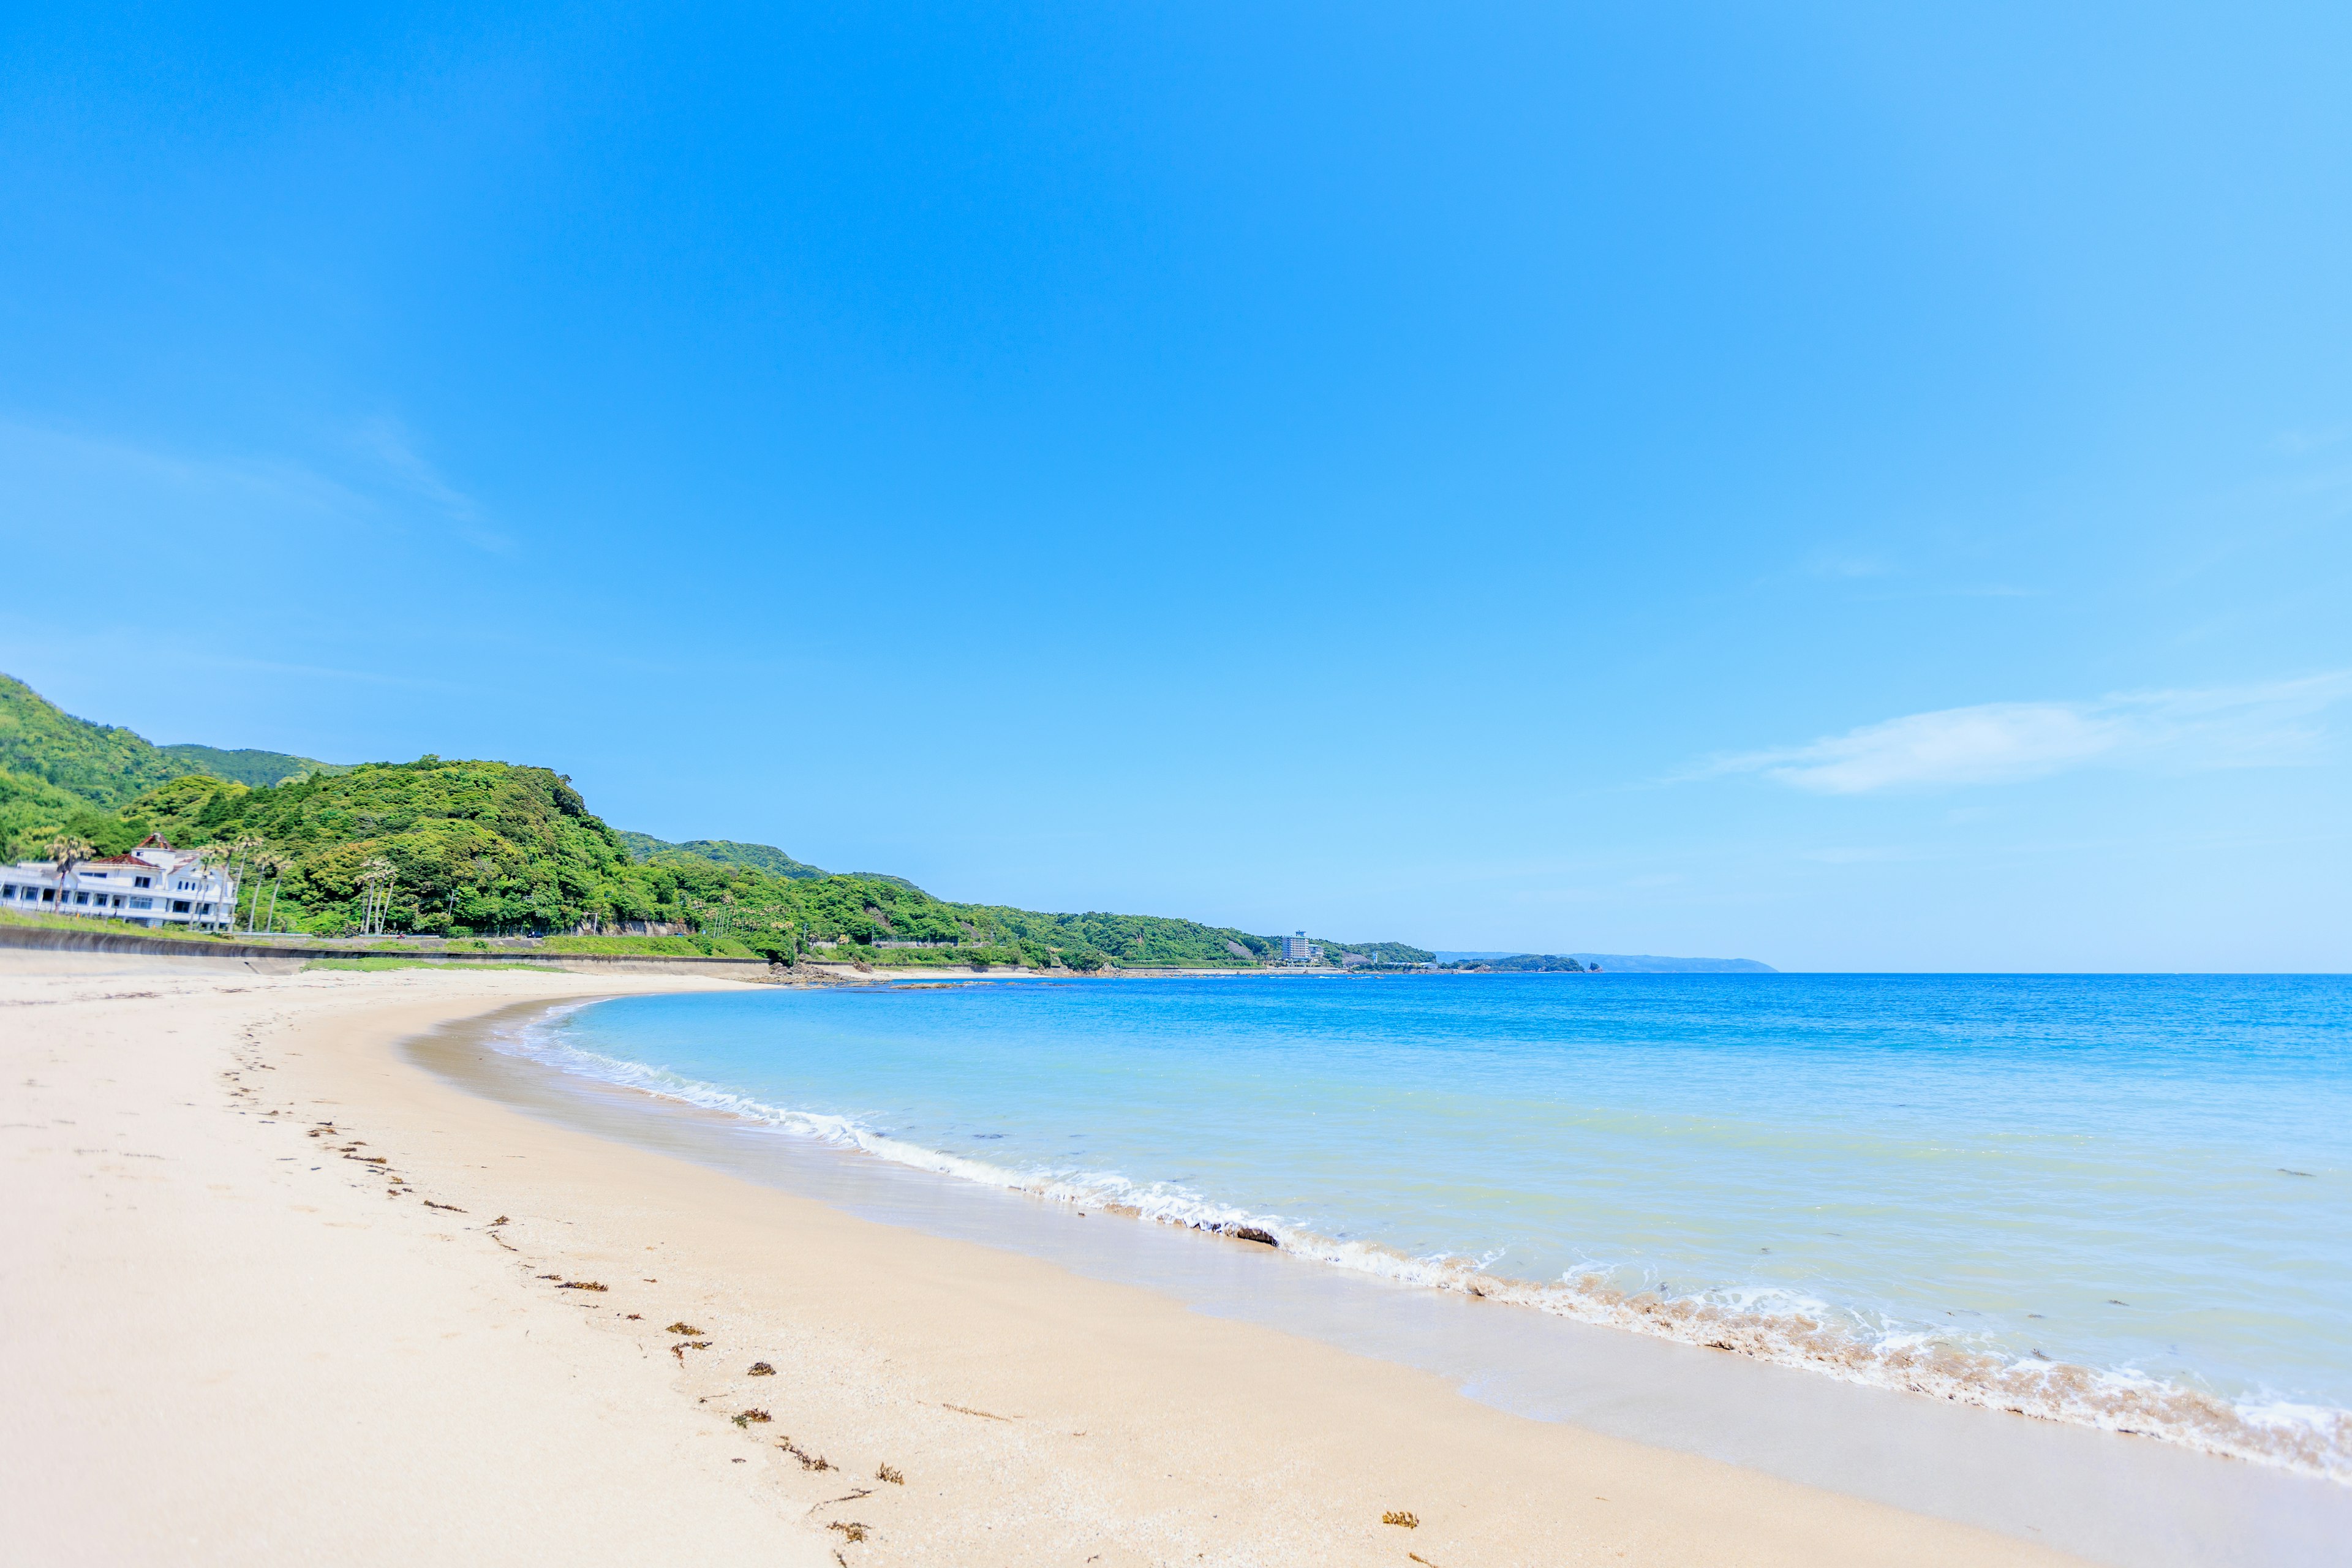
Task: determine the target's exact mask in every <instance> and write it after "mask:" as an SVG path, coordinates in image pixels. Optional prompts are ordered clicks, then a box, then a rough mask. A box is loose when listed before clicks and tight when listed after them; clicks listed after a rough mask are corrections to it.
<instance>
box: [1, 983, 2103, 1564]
mask: <svg viewBox="0 0 2352 1568" xmlns="http://www.w3.org/2000/svg"><path fill="white" fill-rule="evenodd" d="M0 957H5V960H6V963H5V966H0V1019H5V1028H0V1055H5V1058H6V1059H5V1062H0V1072H5V1078H0V1082H5V1084H6V1085H7V1086H8V1087H7V1090H6V1093H7V1104H6V1106H5V1108H0V1122H5V1127H0V1160H5V1167H6V1169H7V1171H8V1173H9V1192H10V1194H11V1196H12V1199H13V1202H12V1203H11V1204H10V1205H9V1206H8V1208H7V1210H6V1213H5V1220H0V1225H5V1237H0V1240H5V1247H0V1270H5V1281H6V1299H7V1300H8V1301H9V1303H10V1311H9V1312H8V1313H7V1314H5V1319H4V1320H0V1370H5V1379H6V1383H5V1386H6V1388H7V1391H8V1392H7V1394H6V1395H5V1398H6V1401H7V1405H8V1414H9V1416H10V1419H9V1421H8V1423H7V1431H8V1434H9V1435H8V1437H7V1453H6V1456H5V1458H6V1461H7V1462H6V1463H5V1465H0V1478H5V1479H0V1498H5V1508H6V1514H7V1517H8V1518H9V1520H10V1521H11V1533H12V1534H13V1535H14V1536H15V1538H16V1542H17V1547H16V1549H17V1551H19V1552H23V1553H24V1554H25V1558H26V1560H27V1561H40V1562H57V1563H72V1562H91V1563H98V1562H123V1561H154V1560H162V1559H169V1560H174V1561H185V1562H195V1563H210V1562H226V1561H231V1560H234V1561H237V1562H241V1563H242V1562H274V1561H289V1562H290V1561H297V1560H299V1561H302V1562H306V1563H308V1562H314V1561H322V1560H341V1561H346V1562H360V1563H377V1562H382V1563H393V1562H401V1563H409V1562H416V1561H421V1560H427V1559H432V1558H439V1559H446V1560H464V1561H471V1562H507V1561H517V1562H520V1561H531V1562H542V1561H551V1560H559V1559H561V1560H570V1561H575V1562H596V1563H602V1562H623V1561H627V1562H645V1561H685V1560H693V1561H698V1562H713V1563H730V1562H737V1561H741V1562H753V1561H757V1562H761V1563H835V1562H838V1563H845V1564H858V1563H960V1564H961V1563H1073V1564H1078V1563H1103V1564H1140V1563H1299V1562H1310V1561H1311V1562H1319V1563H1389V1564H1396V1565H1398V1568H1403V1565H1405V1564H1408V1563H1412V1562H1415V1561H1418V1562H1421V1563H1427V1564H1433V1565H1435V1568H1465V1565H1467V1564H1474V1563H1476V1564H1488V1563H1696V1562H1704V1563H1890V1562H1904V1563H2057V1562H2064V1561H2069V1560H2070V1559H2068V1558H2066V1557H2064V1556H2063V1555H2062V1554H2060V1553H2058V1552H2053V1551H2051V1550H2049V1549H2047V1548H2044V1547H2042V1546H2039V1545H2036V1544H2034V1543H2032V1542H2026V1541H2022V1540H2019V1539H2016V1538H2014V1537H2012V1536H2009V1535H2004V1534H2001V1533H1998V1532H1996V1531H1990V1530H1986V1529H1982V1528H1977V1527H1972V1526H1970V1525H1967V1524H1963V1523H1958V1522H1954V1521H1949V1520H1946V1519H1937V1518H1932V1517H1927V1516H1925V1515H1922V1514H1918V1513H1914V1512H1909V1511H1906V1510H1902V1509H1898V1508H1895V1507H1890V1506H1887V1505H1886V1504H1885V1503H1882V1502H1876V1501H1871V1500H1864V1499H1862V1498H1857V1497H1854V1496H1851V1495H1846V1494H1844V1493H1841V1492H1839V1491H1834V1490H1830V1489H1824V1488H1821V1487H1816V1486H1810V1485H1806V1484H1803V1483H1801V1482H1800V1481H1797V1480H1793V1479H1788V1478H1786V1477H1783V1476H1776V1475H1771V1474H1768V1473H1765V1472H1764V1471H1762V1470H1760V1469H1759V1468H1754V1467H1752V1466H1748V1465H1739V1464H1733V1463H1728V1462H1726V1461H1724V1460H1722V1459H1717V1458H1707V1457H1705V1456H1704V1455H1701V1454H1697V1453H1691V1452H1683V1451H1675V1450H1674V1449H1670V1448H1667V1447H1656V1446H1652V1445H1649V1444H1645V1443H1642V1442H1638V1441H1633V1440H1631V1439H1629V1438H1627V1437H1624V1436H1614V1435H1611V1434H1609V1433H1606V1432H1601V1431H1597V1430H1594V1429H1592V1428H1591V1427H1590V1426H1583V1425H1580V1424H1577V1423H1574V1422H1565V1421H1538V1420H1530V1419H1528V1418H1526V1417H1525V1416H1523V1415H1516V1414H1512V1413H1510V1412H1507V1411H1506V1410H1503V1409H1500V1408H1496V1406H1495V1405H1489V1404H1484V1403H1480V1402H1478V1401H1476V1400H1474V1399H1470V1398H1465V1397H1464V1396H1463V1394H1461V1393H1460V1392H1458V1389H1457V1382H1456V1380H1455V1379H1454V1378H1450V1377H1448V1376H1445V1375H1443V1374H1441V1373H1438V1372H1435V1371H1430V1370H1423V1369H1420V1368H1416V1367H1413V1366H1410V1365H1404V1364H1399V1363H1397V1362H1394V1361H1391V1360H1386V1359H1375V1358H1373V1357H1370V1356H1367V1355H1362V1354H1357V1353H1353V1352H1350V1351H1349V1350H1348V1349H1345V1348H1342V1347H1341V1346H1339V1345H1338V1344H1334V1343H1330V1342H1325V1341H1323V1340H1321V1339H1318V1338H1313V1337H1307V1336H1305V1335H1301V1334H1297V1333H1292V1332H1286V1331H1283V1330H1282V1329H1279V1328H1276V1327H1274V1326H1270V1325H1268V1324H1266V1323H1263V1322H1255V1321H1239V1320H1236V1319H1234V1318H1230V1317H1220V1316H1212V1315H1209V1314H1207V1313H1204V1312H1202V1311H1196V1310H1189V1309H1188V1308H1187V1306H1186V1305H1185V1304H1184V1303H1183V1302H1182V1301H1181V1300H1178V1299H1176V1298H1175V1297H1174V1296H1172V1295H1170V1294H1168V1293H1165V1292H1163V1291H1160V1290H1154V1289H1146V1288H1143V1287H1141V1286H1139V1285H1136V1284H1132V1283H1128V1282H1124V1281H1121V1280H1118V1279H1103V1278H1098V1277H1092V1276H1090V1275H1088V1274H1087V1273H1082V1272H1079V1271H1077V1270H1076V1269H1073V1268H1068V1267H1065V1266H1063V1265H1062V1264H1059V1263H1056V1262H1055V1261H1053V1260H1051V1259H1049V1258H1040V1257H1035V1256H1029V1255H1025V1254H1024V1253H1023V1252H1020V1251H1015V1250H1010V1249H1007V1248H1006V1247H1001V1246H984V1245H981V1244H979V1243H977V1242H975V1241H972V1240H969V1239H963V1238H959V1237H952V1236H943V1235H936V1234H927V1233H926V1232H925V1231H923V1230H921V1229H919V1228H913V1227H910V1226H905V1225H889V1224H882V1223H877V1221H875V1220H873V1219H870V1218H866V1217H861V1216H859V1215H856V1214H853V1213H850V1212H845V1210H844V1209H843V1208H841V1207H836V1206H835V1205H829V1204H826V1203H822V1202H819V1201H817V1200H816V1199H814V1198H813V1197H810V1196H806V1195H803V1194H798V1193H794V1192H791V1191H786V1190H782V1189H781V1188H779V1187H777V1186H775V1185H773V1184H763V1183H761V1182H758V1181H754V1180H750V1179H747V1178H746V1176H745V1175H744V1174H742V1173H734V1172H730V1171H727V1170H723V1169H718V1168H713V1166H712V1165H711V1164H710V1163H708V1162H703V1161H698V1160H695V1159H691V1158H682V1157H680V1156H679V1154H678V1153H677V1152H664V1151H662V1150H659V1149H656V1148H652V1147H647V1146H645V1142H644V1141H643V1140H640V1139H631V1140H617V1139H614V1138H611V1137H599V1136H596V1135H594V1134H593V1133H591V1132H590V1131H585V1130H583V1128H581V1127H579V1126H576V1125H566V1124H563V1123H562V1121H558V1120H555V1119H552V1118H550V1117H548V1116H545V1115H541V1114H533V1113H530V1111H528V1110H525V1109H522V1108H520V1107H518V1106H515V1105H511V1104H506V1103H501V1102H499V1100H497V1099H495V1098H492V1097H489V1096H487V1095H483V1094H477V1093H470V1092H467V1090H465V1089H460V1088H458V1087H457V1086H456V1085H454V1084H453V1083H452V1082H450V1081H448V1080H447V1079H446V1078H445V1077H443V1076H442V1075H440V1074H439V1073H436V1071H434V1070H431V1069H430V1068H428V1067H426V1066H425V1065H424V1064H423V1063H422V1062H420V1061H418V1060H417V1059H415V1055H414V1052H413V1051H412V1050H410V1049H404V1045H403V1042H404V1041H410V1040H414V1039H415V1038H416V1037H420V1036H423V1035H425V1034H427V1033H428V1032H430V1031H432V1030H434V1029H435V1028H436V1027H438V1026H445V1025H447V1024H449V1023H450V1022H452V1021H453V1020H457V1019H462V1018H466V1017H469V1016H478V1015H480V1014H483V1013H486V1012H488V1011H491V1010H494V1009H497V1008H499V1007H504V1006H510V1005H516V1004H520V1003H524V1002H530V1001H539V1000H546V1001H554V1000H559V999H562V998H565V997H582V996H590V995H604V994H616V993H620V992H625V991H637V990H675V989H690V988H700V987H701V986H702V985H703V984H723V983H696V982H679V981H675V980H667V979H662V978H657V977H643V978H630V979H625V980H624V979H619V978H616V977H577V976H566V975H553V974H540V973H503V972H493V973H465V972H452V971H395V972H388V973H320V974H310V975H300V976H289V977H283V978H268V977H262V976H257V975H253V974H249V973H247V974H240V973H236V972H233V971H223V970H217V969H214V968H212V967H210V966H199V965H196V964H194V963H189V962H187V961H181V960H155V961H131V962H123V961H114V960H105V959H99V958H75V957H71V956H68V955H47V954H23V953H8V954H5V955H0ZM1088 1223H1099V1224H1103V1225H1105V1226H1111V1225H1115V1224H1118V1223H1121V1222H1116V1221H1109V1220H1103V1219H1097V1220H1096V1221H1091V1222H1088ZM1134 1228H1136V1227H1132V1226H1130V1227H1129V1229H1134ZM1214 1245H1218V1246H1227V1247H1240V1246H1243V1245H1245V1244H1240V1243H1219V1244H1214ZM591 1287H602V1289H592V1288H591ZM762 1366H764V1367H766V1368H768V1369H771V1370H768V1371H765V1372H762V1371H760V1370H759V1369H760V1368H761V1367H762ZM762 1417H764V1419H763V1418H762ZM1385 1518H1394V1519H1395V1520H1397V1521H1398V1522H1383V1521H1384V1519H1385ZM1408 1518H1409V1519H1411V1520H1412V1521H1413V1522H1412V1523H1411V1524H1410V1525H1408V1524H1406V1523H1404V1522H1402V1521H1404V1520H1406V1519H1408Z"/></svg>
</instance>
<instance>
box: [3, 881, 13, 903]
mask: <svg viewBox="0 0 2352 1568" xmlns="http://www.w3.org/2000/svg"><path fill="white" fill-rule="evenodd" d="M15 897H16V883H14V882H11V883H9V884H8V885H7V886H6V887H5V888H0V899H13V898H15Z"/></svg>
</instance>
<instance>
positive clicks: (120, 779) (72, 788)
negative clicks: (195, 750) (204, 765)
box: [0, 675, 196, 807]
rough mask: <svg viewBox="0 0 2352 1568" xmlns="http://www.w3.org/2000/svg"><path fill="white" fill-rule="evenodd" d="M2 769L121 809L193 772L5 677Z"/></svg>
mask: <svg viewBox="0 0 2352 1568" xmlns="http://www.w3.org/2000/svg"><path fill="white" fill-rule="evenodd" d="M0 768H5V769H6V770H7V771H8V772H10V773H15V774H16V775H17V776H18V777H19V778H28V779H38V780H41V781H42V782H44V783H47V784H55V785H56V786H57V787H58V788H59V789H61V790H64V791H66V792H67V793H68V794H69V795H73V796H75V797H76V798H78V799H80V800H83V801H87V802H89V803H90V804H92V805H98V806H101V807H104V806H115V805H121V804H122V803H123V802H125V801H127V800H129V799H131V797H132V796H133V795H139V794H141V793H142V792H143V791H146V790H150V789H152V788H154V787H155V786H156V785H157V784H162V783H163V781H164V780H166V779H173V778H177V777H179V776H180V775H181V774H183V773H194V772H195V771H196V770H195V769H194V768H193V767H191V766H189V765H188V764H187V763H183V762H181V761H180V760H179V759H177V758H175V757H171V756H167V755H165V754H164V753H163V752H162V751H161V750H159V749H157V748H156V747H154V746H152V745H151V744H149V743H148V742H147V741H146V740H145V739H144V738H143V737H142V736H140V735H139V734H137V733H136V732H134V731H130V730H124V729H120V728H118V727H116V726H115V725H112V724H93V723H91V722H90V721H89V720H87V719H77V718H75V717H74V716H73V715H72V714H70V713H68V712H66V711H65V710H62V709H60V708H58V706H57V704H55V703H53V702H51V701H49V700H47V698H45V697H43V696H41V694H40V693H38V692H37V691H35V690H34V689H32V688H31V687H29V686H27V685H26V684H25V683H24V682H23V681H21V680H17V679H14V678H12V677H9V676H5V675H0Z"/></svg>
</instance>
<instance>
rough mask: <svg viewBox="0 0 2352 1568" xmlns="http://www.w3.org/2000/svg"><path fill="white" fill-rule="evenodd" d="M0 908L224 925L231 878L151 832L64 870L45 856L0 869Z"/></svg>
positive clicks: (232, 904)
mask: <svg viewBox="0 0 2352 1568" xmlns="http://www.w3.org/2000/svg"><path fill="white" fill-rule="evenodd" d="M0 910H16V911H18V912H19V913H22V914H28V915H30V914H40V915H102V916H106V917H109V918H110V919H113V920H119V921H131V922H132V923H134V924H137V925H145V926H189V927H194V928H195V929H196V930H199V931H226V930H228V929H229V927H230V926H231V925H233V924H234V923H235V922H236V878H234V877H231V876H230V875H229V874H228V872H227V871H226V869H224V868H220V867H216V866H210V867H208V866H206V865H205V863H204V858H203V857H202V856H200V855H198V854H197V853H196V852H195V851H194V850H192V849H174V848H173V847H171V846H170V845H169V844H167V843H165V842H164V841H163V838H162V837H160V836H155V835H151V836H150V837H148V840H147V842H146V843H144V844H142V845H141V846H140V847H138V848H136V849H133V850H132V851H131V853H130V854H128V855H108V856H103V857H101V858H97V859H92V860H76V861H74V862H73V863H72V864H70V865H68V866H67V867H66V868H65V869H64V870H63V871H60V870H58V867H57V864H56V862H54V861H47V860H19V861H17V862H16V865H14V866H11V867H7V868H0Z"/></svg>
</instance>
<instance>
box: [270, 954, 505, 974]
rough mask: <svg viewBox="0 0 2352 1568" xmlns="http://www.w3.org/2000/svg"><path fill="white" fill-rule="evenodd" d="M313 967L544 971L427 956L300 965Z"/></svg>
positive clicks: (320, 960)
mask: <svg viewBox="0 0 2352 1568" xmlns="http://www.w3.org/2000/svg"><path fill="white" fill-rule="evenodd" d="M314 969H356V970H363V971H366V972H368V973H374V972H375V971H377V970H380V969H475V970H480V969H530V970H536V971H539V972H541V973H544V972H545V971H546V969H547V965H545V964H543V963H434V962H433V961H432V960H431V959H429V958H314V959H312V960H311V961H310V963H306V964H304V965H303V966H302V973H305V974H308V973H310V972H311V971H312V970H314Z"/></svg>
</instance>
